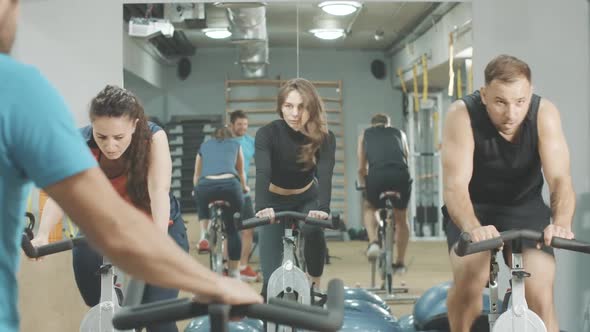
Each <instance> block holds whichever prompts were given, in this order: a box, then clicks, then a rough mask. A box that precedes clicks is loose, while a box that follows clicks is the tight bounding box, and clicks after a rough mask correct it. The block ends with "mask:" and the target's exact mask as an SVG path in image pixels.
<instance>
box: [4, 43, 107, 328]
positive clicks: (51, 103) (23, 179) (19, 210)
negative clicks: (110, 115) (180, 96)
mask: <svg viewBox="0 0 590 332" xmlns="http://www.w3.org/2000/svg"><path fill="white" fill-rule="evenodd" d="M95 166H96V162H95V160H94V158H93V157H92V155H91V154H90V150H89V149H88V147H87V146H86V143H85V142H84V140H83V139H82V136H81V135H80V133H79V132H78V130H77V129H76V126H75V125H74V119H73V117H72V115H71V114H70V112H69V111H68V108H67V106H66V104H65V102H64V100H63V99H62V98H61V97H60V96H59V94H58V93H57V91H56V90H55V89H54V88H53V87H52V86H51V84H50V83H49V82H48V81H47V80H46V79H45V78H43V77H42V76H41V73H40V72H39V71H38V70H36V69H34V68H32V67H30V66H26V65H23V64H21V63H19V62H17V61H15V60H14V59H12V58H11V57H9V56H7V55H4V54H0V238H1V239H2V244H1V245H0V331H2V332H16V331H18V330H19V318H18V309H17V300H18V290H17V280H16V272H17V271H18V268H19V255H20V248H19V247H20V240H21V234H22V232H23V229H24V220H25V218H24V214H25V201H26V199H27V196H28V194H29V192H30V189H31V181H32V182H33V183H34V184H35V185H36V186H37V187H40V188H45V187H47V186H50V185H52V184H55V183H58V182H60V181H62V180H64V179H66V178H68V177H71V176H73V175H75V174H77V173H80V172H82V171H84V170H87V169H89V168H92V167H95Z"/></svg>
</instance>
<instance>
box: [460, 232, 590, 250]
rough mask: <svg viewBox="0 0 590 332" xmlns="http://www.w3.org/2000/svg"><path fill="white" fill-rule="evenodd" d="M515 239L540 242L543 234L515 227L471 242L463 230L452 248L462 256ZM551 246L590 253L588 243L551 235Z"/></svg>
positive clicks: (497, 246)
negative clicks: (486, 238) (485, 238)
mask: <svg viewBox="0 0 590 332" xmlns="http://www.w3.org/2000/svg"><path fill="white" fill-rule="evenodd" d="M517 239H523V240H532V241H536V242H541V243H542V242H543V239H544V235H543V232H538V231H533V230H530V229H517V230H510V231H505V232H502V233H500V236H499V237H496V238H493V239H488V240H484V241H480V242H475V243H472V242H471V236H470V235H469V233H467V232H463V233H461V235H460V236H459V241H457V244H456V245H455V247H454V250H455V253H456V254H457V256H459V257H463V256H466V255H470V254H475V253H478V252H483V251H489V250H492V249H496V248H499V247H501V246H502V245H503V244H504V243H506V242H509V241H512V240H517ZM551 247H553V248H558V249H566V250H570V251H577V252H581V253H585V254H590V243H586V242H581V241H577V240H569V239H564V238H561V237H553V238H552V239H551Z"/></svg>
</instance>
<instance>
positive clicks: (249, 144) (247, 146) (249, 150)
mask: <svg viewBox="0 0 590 332" xmlns="http://www.w3.org/2000/svg"><path fill="white" fill-rule="evenodd" d="M234 139H235V140H236V142H238V143H240V146H241V147H242V154H243V155H244V173H246V178H245V179H244V180H246V181H247V180H248V170H249V169H250V162H251V161H252V158H254V137H252V136H250V135H248V134H246V135H244V136H240V137H235V138H234Z"/></svg>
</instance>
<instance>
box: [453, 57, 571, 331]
mask: <svg viewBox="0 0 590 332" xmlns="http://www.w3.org/2000/svg"><path fill="white" fill-rule="evenodd" d="M484 75H485V85H484V86H483V87H482V88H481V89H480V90H479V91H476V92H474V93H472V94H470V95H468V96H466V97H464V98H463V99H461V100H458V101H456V102H454V103H453V104H451V106H450V108H449V112H448V113H447V115H446V119H445V125H444V130H443V142H442V143H443V144H442V163H443V190H444V192H443V197H444V202H445V206H444V207H443V215H444V225H445V232H446V235H447V244H448V247H449V250H450V249H451V248H452V247H453V245H454V244H455V243H456V242H457V241H458V239H459V236H460V233H461V232H468V233H469V234H470V236H471V240H472V242H479V241H483V240H486V239H490V238H494V237H498V236H499V232H502V231H506V230H510V229H519V228H526V229H532V230H536V231H539V232H544V236H545V239H544V240H545V245H547V246H549V244H550V243H551V238H552V237H553V236H558V237H563V238H567V239H572V238H573V237H574V234H573V233H572V231H571V230H572V217H573V214H574V209H575V200H576V196H575V194H574V191H573V187H572V180H571V176H570V159H569V152H568V146H567V142H566V140H565V137H564V135H563V131H562V129H561V120H560V116H559V111H558V110H557V108H556V107H555V105H553V104H552V103H551V102H550V101H549V100H547V99H545V98H542V97H540V96H538V95H536V94H533V87H532V85H531V69H530V67H529V66H528V65H527V64H526V63H525V62H524V61H522V60H520V59H517V58H516V57H513V56H509V55H499V56H497V57H495V58H494V59H492V60H491V61H490V62H489V63H488V64H487V66H486V68H485V72H484ZM541 170H542V171H541ZM543 175H544V176H545V180H546V181H547V183H548V184H549V192H550V201H551V209H549V208H548V207H547V205H546V204H545V202H544V201H543V197H542V195H541V192H542V189H543ZM551 219H553V223H551ZM537 246H538V244H537V243H530V241H524V243H523V259H524V263H525V265H526V267H527V272H530V273H531V276H530V277H529V278H526V280H525V287H526V301H527V303H528V306H529V308H530V309H531V310H532V311H534V312H535V313H536V314H538V315H539V316H540V317H541V319H542V320H543V321H544V322H545V325H546V326H547V331H548V332H558V331H559V328H558V324H557V316H556V313H555V307H554V304H553V283H554V281H555V258H554V257H553V250H552V249H551V248H550V247H544V248H543V250H538V249H537ZM503 251H504V259H505V261H506V262H507V263H508V265H510V264H511V259H510V258H511V256H510V248H509V246H505V247H504V250H503ZM449 255H450V261H451V267H452V270H453V281H454V282H453V286H452V288H451V289H450V290H449V295H448V298H447V307H448V308H449V322H450V325H451V330H452V331H453V332H467V331H470V329H471V325H472V324H473V322H474V320H475V319H476V318H477V317H478V316H479V315H480V314H481V310H482V301H481V294H482V291H483V288H484V287H485V286H486V283H487V282H488V279H489V273H490V271H489V267H490V252H484V253H478V254H474V255H468V256H465V257H458V256H457V255H456V254H455V253H454V251H453V250H450V253H449Z"/></svg>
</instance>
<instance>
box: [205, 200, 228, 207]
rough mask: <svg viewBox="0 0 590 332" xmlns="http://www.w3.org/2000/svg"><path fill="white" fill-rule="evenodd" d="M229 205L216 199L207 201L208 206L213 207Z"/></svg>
mask: <svg viewBox="0 0 590 332" xmlns="http://www.w3.org/2000/svg"><path fill="white" fill-rule="evenodd" d="M230 206H231V205H230V204H229V203H228V202H226V201H223V200H217V201H213V202H211V203H209V208H213V207H220V208H224V207H230Z"/></svg>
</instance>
